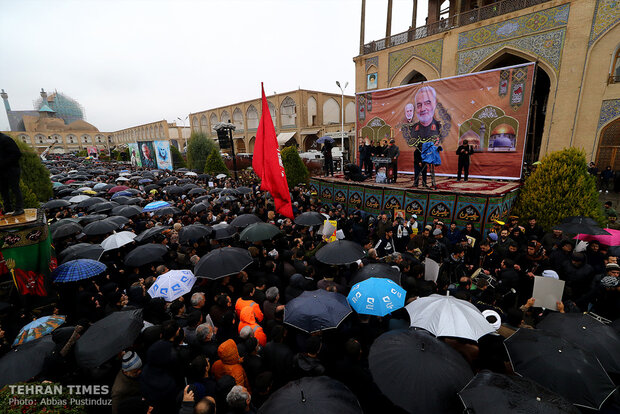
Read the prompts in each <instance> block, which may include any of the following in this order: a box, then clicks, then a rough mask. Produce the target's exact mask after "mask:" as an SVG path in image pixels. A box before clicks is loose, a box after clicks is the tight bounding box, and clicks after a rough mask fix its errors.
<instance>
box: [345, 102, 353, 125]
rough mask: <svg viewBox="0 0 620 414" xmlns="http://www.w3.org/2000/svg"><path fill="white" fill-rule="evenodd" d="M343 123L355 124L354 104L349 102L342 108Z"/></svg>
mask: <svg viewBox="0 0 620 414" xmlns="http://www.w3.org/2000/svg"><path fill="white" fill-rule="evenodd" d="M344 122H346V123H349V122H355V102H349V103H348V104H346V106H345V107H344Z"/></svg>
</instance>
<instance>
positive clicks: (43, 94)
mask: <svg viewBox="0 0 620 414" xmlns="http://www.w3.org/2000/svg"><path fill="white" fill-rule="evenodd" d="M41 98H43V103H44V104H45V105H47V92H45V90H44V89H43V88H41Z"/></svg>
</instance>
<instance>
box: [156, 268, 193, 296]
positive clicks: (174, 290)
mask: <svg viewBox="0 0 620 414" xmlns="http://www.w3.org/2000/svg"><path fill="white" fill-rule="evenodd" d="M194 283H196V276H194V274H193V273H192V271H191V270H171V271H169V272H166V273H164V274H163V275H161V276H159V277H158V278H157V280H156V281H155V283H153V284H152V285H151V288H150V289H149V290H148V293H149V295H151V297H152V298H164V299H165V300H166V302H172V301H173V300H176V299H178V298H180V297H181V296H183V295H185V294H186V293H188V292H189V291H191V290H192V286H194Z"/></svg>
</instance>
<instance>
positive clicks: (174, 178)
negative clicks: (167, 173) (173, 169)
mask: <svg viewBox="0 0 620 414" xmlns="http://www.w3.org/2000/svg"><path fill="white" fill-rule="evenodd" d="M177 180H178V178H177V177H175V176H171V177H166V178H164V179H162V180H160V181H159V183H160V184H166V183H171V182H173V181H177Z"/></svg>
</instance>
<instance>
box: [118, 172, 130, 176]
mask: <svg viewBox="0 0 620 414" xmlns="http://www.w3.org/2000/svg"><path fill="white" fill-rule="evenodd" d="M118 175H120V176H121V177H125V176H127V177H129V176H130V175H131V174H130V173H128V172H122V173H119V174H118Z"/></svg>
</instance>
